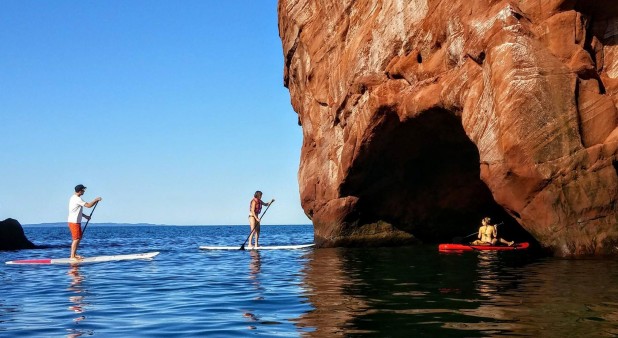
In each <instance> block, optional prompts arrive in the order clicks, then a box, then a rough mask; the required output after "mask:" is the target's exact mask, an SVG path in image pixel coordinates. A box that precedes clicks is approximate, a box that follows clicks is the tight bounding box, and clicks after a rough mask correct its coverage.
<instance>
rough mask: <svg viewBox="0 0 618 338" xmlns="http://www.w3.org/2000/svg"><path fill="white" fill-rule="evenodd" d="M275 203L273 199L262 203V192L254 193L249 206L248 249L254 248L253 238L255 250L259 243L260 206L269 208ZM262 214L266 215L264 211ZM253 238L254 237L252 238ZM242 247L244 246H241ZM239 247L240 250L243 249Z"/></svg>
mask: <svg viewBox="0 0 618 338" xmlns="http://www.w3.org/2000/svg"><path fill="white" fill-rule="evenodd" d="M274 201H275V199H274V198H273V199H272V200H271V201H270V202H268V203H266V202H264V201H262V192H261V191H259V190H258V191H256V192H255V194H253V199H252V200H251V203H250V204H249V225H250V226H251V233H250V234H249V246H248V248H252V247H254V246H253V245H251V242H252V240H253V238H255V247H256V248H257V247H258V246H259V242H260V221H261V220H260V218H259V215H260V212H261V211H262V206H263V205H265V206H267V207H270V205H271V204H272V203H273V202H274ZM264 213H266V211H264ZM254 236H255V237H254ZM243 247H244V244H243ZM243 247H241V248H243Z"/></svg>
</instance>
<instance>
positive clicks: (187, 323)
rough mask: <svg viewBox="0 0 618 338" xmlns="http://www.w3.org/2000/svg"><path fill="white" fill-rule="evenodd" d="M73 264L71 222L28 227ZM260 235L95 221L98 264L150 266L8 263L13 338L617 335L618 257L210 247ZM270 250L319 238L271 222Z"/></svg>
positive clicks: (87, 247)
mask: <svg viewBox="0 0 618 338" xmlns="http://www.w3.org/2000/svg"><path fill="white" fill-rule="evenodd" d="M25 231H26V234H27V236H28V238H30V239H31V240H33V241H34V242H35V243H36V244H39V245H43V244H44V245H46V246H47V247H46V248H45V249H36V250H22V251H13V252H0V260H1V261H2V262H4V261H7V260H12V259H23V258H39V257H56V258H59V257H65V256H67V254H68V251H69V234H68V230H67V229H66V228H65V227H26V228H25ZM247 234H248V231H247V226H244V227H243V226H216V227H215V226H191V227H173V226H129V225H123V226H118V225H116V226H111V225H97V224H95V225H90V226H89V228H88V232H87V233H86V236H85V238H84V241H83V243H82V249H81V250H80V253H81V254H82V255H85V256H94V255H109V254H127V253H138V252H149V251H160V252H161V254H160V255H159V256H157V257H156V258H155V259H154V260H150V261H124V262H109V263H98V264H91V265H82V266H66V265H65V266H63V265H52V266H7V265H1V266H0V283H1V286H0V336H2V337H4V336H6V337H12V336H19V337H27V336H32V337H59V336H66V337H78V336H81V335H85V336H100V337H127V336H130V337H169V336H182V337H204V336H208V337H247V336H253V335H258V336H264V337H356V336H358V337H360V336H367V337H496V336H501V337H613V336H616V335H618V326H617V323H618V286H617V285H618V262H616V261H615V260H610V259H608V260H562V259H555V258H539V257H535V256H533V255H532V254H531V253H529V252H500V253H497V252H471V253H465V254H440V253H438V252H437V249H436V246H433V245H432V246H430V245H426V246H415V247H405V248H372V249H352V248H349V249H343V248H336V249H308V250H278V251H260V252H255V251H240V250H238V251H236V250H234V251H201V250H198V246H200V245H238V246H239V247H240V244H242V242H243V241H244V240H245V238H246V236H247ZM262 234H263V236H262V239H261V244H262V245H284V244H292V243H293V244H301V243H310V242H312V239H313V230H312V227H311V226H264V227H263V233H262Z"/></svg>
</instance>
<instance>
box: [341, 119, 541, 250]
mask: <svg viewBox="0 0 618 338" xmlns="http://www.w3.org/2000/svg"><path fill="white" fill-rule="evenodd" d="M382 113H383V116H384V120H383V121H382V123H380V125H379V126H378V127H376V130H375V133H374V135H375V137H374V138H373V139H372V140H370V141H369V142H367V143H366V144H365V145H364V147H363V149H361V152H360V155H359V157H358V159H357V161H356V162H355V163H354V164H353V166H352V168H351V170H350V173H349V175H348V178H347V179H346V181H345V182H344V183H343V184H342V186H341V195H342V196H357V197H358V198H359V202H358V220H359V222H360V224H368V223H373V222H376V221H379V220H383V221H386V222H389V223H391V224H393V225H394V226H395V227H397V228H398V229H400V230H403V231H406V232H409V233H411V234H413V235H414V236H416V237H417V238H419V239H420V240H422V241H424V242H427V243H436V242H444V241H451V240H452V239H453V238H454V237H462V236H465V235H468V234H471V233H473V232H475V231H476V230H478V227H479V225H480V221H481V219H482V218H483V217H484V216H490V217H492V219H493V221H494V222H501V221H503V222H505V226H503V227H501V228H500V235H501V236H503V237H504V238H506V239H509V240H511V239H513V240H516V241H523V240H530V239H531V236H530V235H529V234H528V233H527V232H526V231H525V230H523V228H522V227H521V226H520V225H519V224H518V223H517V222H516V221H515V220H514V219H513V218H512V217H510V216H509V215H508V213H506V212H505V211H504V209H503V208H502V207H501V206H500V205H498V204H497V203H496V202H495V201H494V199H493V196H492V195H491V193H490V191H489V189H488V188H487V186H486V185H485V183H483V181H481V179H480V168H479V163H480V161H479V153H478V149H477V148H476V146H475V144H474V143H472V141H470V139H469V138H468V137H467V135H466V133H465V132H464V130H463V127H462V125H461V120H460V118H459V117H457V116H455V115H453V114H452V113H450V112H448V111H446V110H442V109H434V110H429V111H426V112H424V113H422V114H421V115H420V116H418V117H416V118H413V119H410V120H408V121H405V122H403V123H402V122H400V121H399V119H398V117H397V115H396V113H394V112H392V111H390V110H389V109H384V110H383V111H382Z"/></svg>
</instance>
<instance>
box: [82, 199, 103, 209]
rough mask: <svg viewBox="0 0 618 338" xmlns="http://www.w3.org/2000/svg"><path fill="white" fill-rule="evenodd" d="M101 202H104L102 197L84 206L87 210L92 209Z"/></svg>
mask: <svg viewBox="0 0 618 338" xmlns="http://www.w3.org/2000/svg"><path fill="white" fill-rule="evenodd" d="M99 201H102V199H101V197H97V198H95V199H93V200H92V202H90V203H88V202H86V204H84V206H85V207H86V208H92V207H94V205H95V204H97V202H99Z"/></svg>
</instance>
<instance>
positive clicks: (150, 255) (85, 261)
mask: <svg viewBox="0 0 618 338" xmlns="http://www.w3.org/2000/svg"><path fill="white" fill-rule="evenodd" d="M158 254H159V253H158V252H146V253H139V254H130V255H113V256H95V257H86V258H84V259H81V260H77V261H75V260H71V259H69V258H38V259H22V260H15V261H8V262H6V264H89V263H100V262H112V261H126V260H132V259H152V258H153V257H154V256H156V255H158Z"/></svg>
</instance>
